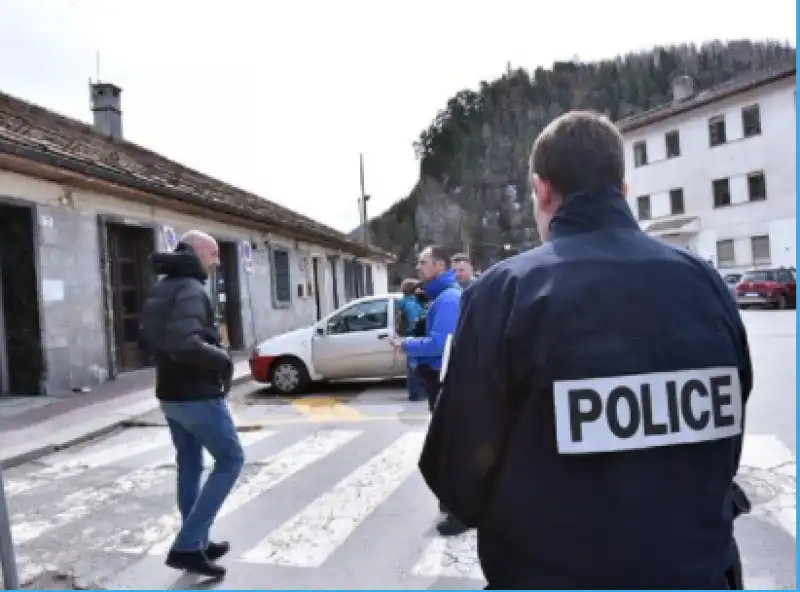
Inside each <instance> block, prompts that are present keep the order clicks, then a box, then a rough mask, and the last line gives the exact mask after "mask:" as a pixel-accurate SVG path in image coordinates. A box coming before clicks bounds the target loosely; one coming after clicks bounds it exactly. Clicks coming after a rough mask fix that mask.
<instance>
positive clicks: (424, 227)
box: [369, 41, 795, 282]
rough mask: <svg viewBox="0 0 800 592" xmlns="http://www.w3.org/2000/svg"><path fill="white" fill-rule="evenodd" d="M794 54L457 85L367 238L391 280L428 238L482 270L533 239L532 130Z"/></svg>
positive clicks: (731, 55) (621, 114)
mask: <svg viewBox="0 0 800 592" xmlns="http://www.w3.org/2000/svg"><path fill="white" fill-rule="evenodd" d="M794 60H795V49H794V48H792V47H789V46H787V45H784V44H780V43H776V42H753V41H732V42H728V43H722V42H713V43H708V44H705V45H702V46H699V47H698V46H695V45H677V46H673V47H659V48H655V49H653V50H652V51H648V52H641V53H631V54H628V55H625V56H620V57H617V58H616V59H613V60H605V61H601V62H596V63H582V62H556V63H554V64H553V65H552V67H551V68H549V69H545V68H541V67H540V68H537V69H536V70H534V71H533V72H528V71H526V70H525V69H522V68H519V69H509V70H508V71H506V72H505V73H504V74H503V75H502V76H500V77H499V78H498V79H497V80H494V81H491V82H485V81H484V82H481V83H480V85H479V86H478V88H476V89H465V90H462V91H460V92H459V93H457V94H456V95H455V96H454V97H452V98H451V99H450V100H449V101H448V102H447V105H446V106H445V107H444V108H443V109H442V110H441V111H440V112H439V113H438V114H437V115H436V117H435V118H434V120H433V122H432V123H431V125H430V126H429V127H428V129H426V130H424V131H423V132H422V134H421V135H420V138H419V140H418V141H417V142H416V143H415V146H414V148H415V150H416V153H417V156H418V158H419V161H420V182H419V183H418V184H417V186H416V187H415V188H414V190H413V191H412V192H411V194H410V195H409V196H406V197H404V198H403V199H401V200H400V201H398V202H397V203H396V204H395V205H394V206H392V207H391V208H390V209H389V210H387V211H386V212H385V213H384V214H383V215H381V216H379V217H377V218H375V219H373V220H371V221H370V223H369V229H370V237H371V239H372V241H373V243H374V244H377V245H378V246H380V247H382V248H383V249H385V250H387V251H389V252H393V253H395V254H396V255H397V256H398V263H397V264H396V265H395V266H394V269H393V273H392V275H391V278H390V281H392V282H395V281H398V280H399V278H401V277H404V276H406V275H409V274H411V273H413V265H414V261H415V256H416V249H417V248H419V246H420V245H424V244H425V243H429V242H439V243H444V244H445V245H447V246H448V247H450V248H451V249H458V250H461V249H463V248H465V247H466V245H467V243H469V245H470V248H471V252H472V254H473V257H474V258H475V259H476V261H477V264H478V265H479V266H480V267H486V266H488V265H489V264H491V263H492V262H493V261H496V260H497V259H499V258H502V257H503V256H504V255H505V254H507V253H509V252H515V251H516V250H519V249H524V248H527V247H530V246H532V245H535V244H537V243H538V236H537V235H536V231H535V224H534V220H533V209H532V205H531V200H530V199H529V196H530V187H529V182H528V156H529V152H530V148H531V144H532V143H533V140H534V139H535V138H536V135H537V134H538V133H539V132H540V131H541V130H542V128H543V127H544V126H545V125H547V123H548V122H550V121H551V120H552V119H553V118H555V117H557V116H558V115H560V114H562V113H564V112H565V111H568V110H570V109H578V108H581V109H593V110H596V111H600V112H604V113H606V114H608V115H609V116H610V117H611V118H612V119H613V120H615V121H616V120H619V119H622V118H625V117H628V116H630V115H634V114H636V113H639V112H642V111H645V110H647V109H650V108H652V107H655V106H658V105H661V104H663V103H666V102H669V101H670V100H671V85H672V81H673V80H674V79H675V77H676V76H679V75H682V74H688V75H689V76H691V77H692V78H693V79H694V84H695V90H696V91H701V90H704V89H707V88H709V87H712V86H714V85H717V84H719V83H722V82H725V81H727V80H729V79H731V78H734V77H736V76H739V75H742V74H745V73H747V72H750V71H753V70H760V69H764V68H767V67H771V66H775V65H778V64H782V63H786V62H794ZM508 245H510V246H511V247H512V248H511V250H510V251H509V250H508Z"/></svg>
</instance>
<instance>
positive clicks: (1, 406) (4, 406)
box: [0, 397, 56, 418]
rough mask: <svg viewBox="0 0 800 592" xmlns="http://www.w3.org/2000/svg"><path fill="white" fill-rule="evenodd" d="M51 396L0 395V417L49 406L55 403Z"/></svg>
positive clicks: (12, 415)
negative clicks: (12, 396) (11, 396)
mask: <svg viewBox="0 0 800 592" xmlns="http://www.w3.org/2000/svg"><path fill="white" fill-rule="evenodd" d="M55 401H56V399H52V398H50V397H14V398H6V397H0V417H6V418H8V417H15V416H17V415H21V414H23V413H26V412H28V411H32V410H33V409H41V408H42V407H47V406H48V405H50V404H51V403H55Z"/></svg>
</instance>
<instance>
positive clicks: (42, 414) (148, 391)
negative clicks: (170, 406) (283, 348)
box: [0, 359, 250, 468]
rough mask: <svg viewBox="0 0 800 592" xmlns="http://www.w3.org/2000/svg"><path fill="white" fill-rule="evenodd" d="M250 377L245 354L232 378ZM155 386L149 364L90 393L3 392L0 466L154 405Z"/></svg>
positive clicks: (88, 435)
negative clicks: (6, 396)
mask: <svg viewBox="0 0 800 592" xmlns="http://www.w3.org/2000/svg"><path fill="white" fill-rule="evenodd" d="M248 380H250V367H249V365H248V362H247V360H241V359H240V360H239V361H237V362H236V363H235V365H234V372H233V384H234V385H237V384H241V383H243V382H246V381H248ZM153 386H154V376H153V370H152V369H145V370H138V371H136V372H131V373H130V374H126V375H123V376H121V377H120V378H119V379H117V380H114V381H109V382H107V383H105V384H103V385H100V386H99V387H97V388H96V389H94V390H93V391H91V392H89V393H71V394H68V395H64V396H62V397H32V398H31V399H30V401H29V402H28V401H23V400H22V399H21V398H14V399H12V400H8V401H5V402H4V401H3V399H2V398H0V467H3V468H9V467H13V466H15V465H19V464H22V463H24V462H29V461H31V460H35V459H37V458H40V457H42V456H45V455H47V454H50V453H51V452H54V451H56V450H59V449H61V448H65V447H67V446H72V445H74V444H78V443H80V442H83V441H86V440H91V439H92V438H96V437H98V436H100V435H103V434H105V433H107V432H110V431H111V430H113V429H115V428H117V427H119V426H120V425H122V424H123V423H125V422H128V421H131V420H133V419H136V418H137V417H139V416H141V415H144V414H146V413H150V412H152V411H155V410H156V409H158V401H157V400H156V397H155V394H154V393H153ZM43 399H46V400H45V401H43ZM4 404H5V407H6V412H5V413H4V412H3V408H4ZM24 405H27V407H23V406H24ZM20 409H22V410H20Z"/></svg>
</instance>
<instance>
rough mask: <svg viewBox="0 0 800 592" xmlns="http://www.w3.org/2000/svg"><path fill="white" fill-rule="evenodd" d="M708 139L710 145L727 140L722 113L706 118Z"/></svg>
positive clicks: (717, 144)
mask: <svg viewBox="0 0 800 592" xmlns="http://www.w3.org/2000/svg"><path fill="white" fill-rule="evenodd" d="M708 141H709V143H710V144H711V146H719V145H720V144H724V143H725V142H727V141H728V140H727V137H726V135H725V116H724V115H717V116H716V117H712V118H711V119H709V120H708Z"/></svg>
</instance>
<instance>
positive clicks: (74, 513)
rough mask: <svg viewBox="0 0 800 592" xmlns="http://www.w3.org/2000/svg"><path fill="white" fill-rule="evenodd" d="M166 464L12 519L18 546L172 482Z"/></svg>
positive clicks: (258, 436) (257, 437) (145, 468)
mask: <svg viewBox="0 0 800 592" xmlns="http://www.w3.org/2000/svg"><path fill="white" fill-rule="evenodd" d="M274 433H275V432H253V433H252V435H248V437H247V440H245V439H242V444H243V445H247V443H250V444H252V443H254V442H257V441H260V440H263V439H264V438H267V437H269V436H271V435H273V434H274ZM162 464H164V463H163V461H162V460H156V461H154V462H151V463H148V464H147V465H145V466H143V467H141V468H138V469H135V470H133V471H129V472H127V473H125V474H124V475H121V476H119V477H117V478H116V479H114V480H113V481H111V482H110V483H108V484H107V485H104V486H100V487H86V488H84V489H80V490H78V491H76V492H74V493H71V494H69V495H67V496H66V497H63V498H61V500H60V501H58V502H57V503H55V504H54V505H51V506H47V507H45V508H42V509H40V510H34V511H29V512H24V513H19V514H15V515H14V516H12V517H11V523H12V527H11V531H12V535H13V538H14V542H15V543H16V544H17V545H21V544H24V543H27V542H30V541H32V540H34V539H36V538H38V537H40V536H41V535H42V534H44V533H45V532H48V531H50V530H52V529H54V528H59V527H61V526H64V525H66V524H69V523H71V522H74V521H76V520H80V519H81V518H85V517H86V516H89V515H90V514H92V513H93V512H96V511H97V510H98V509H100V508H102V507H103V506H104V505H106V504H110V503H113V502H115V501H116V500H118V499H119V498H121V497H124V496H125V495H127V494H129V493H131V492H133V491H135V492H137V493H141V492H145V491H148V490H149V489H151V488H153V487H155V486H156V485H158V484H159V483H161V482H163V481H164V479H166V478H168V475H167V474H165V473H164V471H162V470H159V467H160V466H161V465H162Z"/></svg>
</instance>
